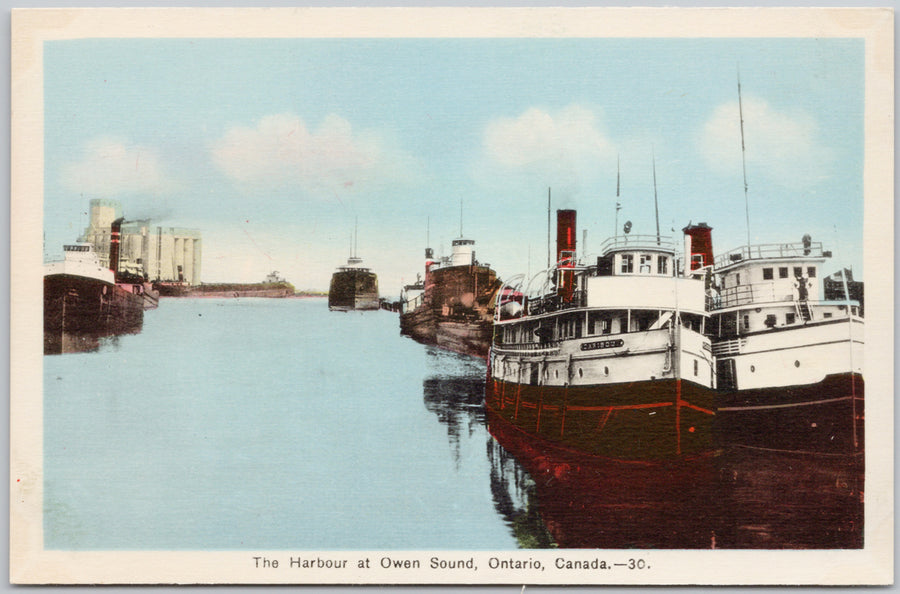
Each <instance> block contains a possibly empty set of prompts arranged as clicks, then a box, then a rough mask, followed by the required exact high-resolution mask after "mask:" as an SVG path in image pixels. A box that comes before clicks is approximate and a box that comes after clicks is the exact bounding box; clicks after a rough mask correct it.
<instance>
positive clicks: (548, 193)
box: [547, 188, 550, 270]
mask: <svg viewBox="0 0 900 594" xmlns="http://www.w3.org/2000/svg"><path fill="white" fill-rule="evenodd" d="M547 270H550V188H547Z"/></svg>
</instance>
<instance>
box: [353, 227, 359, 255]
mask: <svg viewBox="0 0 900 594" xmlns="http://www.w3.org/2000/svg"><path fill="white" fill-rule="evenodd" d="M358 240H359V217H356V219H354V221H353V257H354V258H355V257H356V248H357V247H358V244H357V242H358Z"/></svg>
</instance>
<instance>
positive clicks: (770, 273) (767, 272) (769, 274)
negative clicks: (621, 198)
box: [763, 268, 775, 280]
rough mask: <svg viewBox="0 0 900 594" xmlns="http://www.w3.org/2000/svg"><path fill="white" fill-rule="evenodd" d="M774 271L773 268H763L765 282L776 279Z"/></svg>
mask: <svg viewBox="0 0 900 594" xmlns="http://www.w3.org/2000/svg"><path fill="white" fill-rule="evenodd" d="M774 272H775V271H774V269H772V268H763V280H772V279H774V278H775V275H774Z"/></svg>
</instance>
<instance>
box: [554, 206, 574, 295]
mask: <svg viewBox="0 0 900 594" xmlns="http://www.w3.org/2000/svg"><path fill="white" fill-rule="evenodd" d="M556 266H557V268H558V269H560V270H559V276H558V281H557V286H556V292H557V295H559V296H560V297H562V299H563V300H564V301H571V300H572V295H573V293H574V292H575V271H574V270H562V269H565V268H575V211H574V210H557V211H556Z"/></svg>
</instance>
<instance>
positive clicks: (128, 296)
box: [44, 219, 145, 354]
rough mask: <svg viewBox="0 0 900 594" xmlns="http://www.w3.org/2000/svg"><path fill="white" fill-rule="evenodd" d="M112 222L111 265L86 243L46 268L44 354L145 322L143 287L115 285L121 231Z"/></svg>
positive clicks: (93, 341) (131, 329) (117, 223)
mask: <svg viewBox="0 0 900 594" xmlns="http://www.w3.org/2000/svg"><path fill="white" fill-rule="evenodd" d="M121 224H122V219H117V220H116V221H114V222H113V223H112V229H111V239H110V254H109V255H110V260H109V261H110V267H109V268H103V267H102V266H101V264H100V259H99V257H98V256H97V253H96V252H95V251H94V248H93V246H92V245H91V244H89V243H77V244H72V245H66V246H64V247H63V250H64V252H65V259H64V260H63V261H61V262H50V263H48V264H46V265H45V267H44V353H45V354H54V353H61V352H66V351H68V350H69V345H71V346H73V348H77V344H78V343H79V342H85V343H88V344H92V345H95V346H96V341H97V339H98V338H100V337H104V336H112V335H115V334H126V333H133V332H139V331H140V329H141V326H142V324H143V321H144V304H145V298H144V294H143V293H144V284H143V283H118V282H117V279H116V273H117V271H118V263H119V229H120V227H121Z"/></svg>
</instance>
